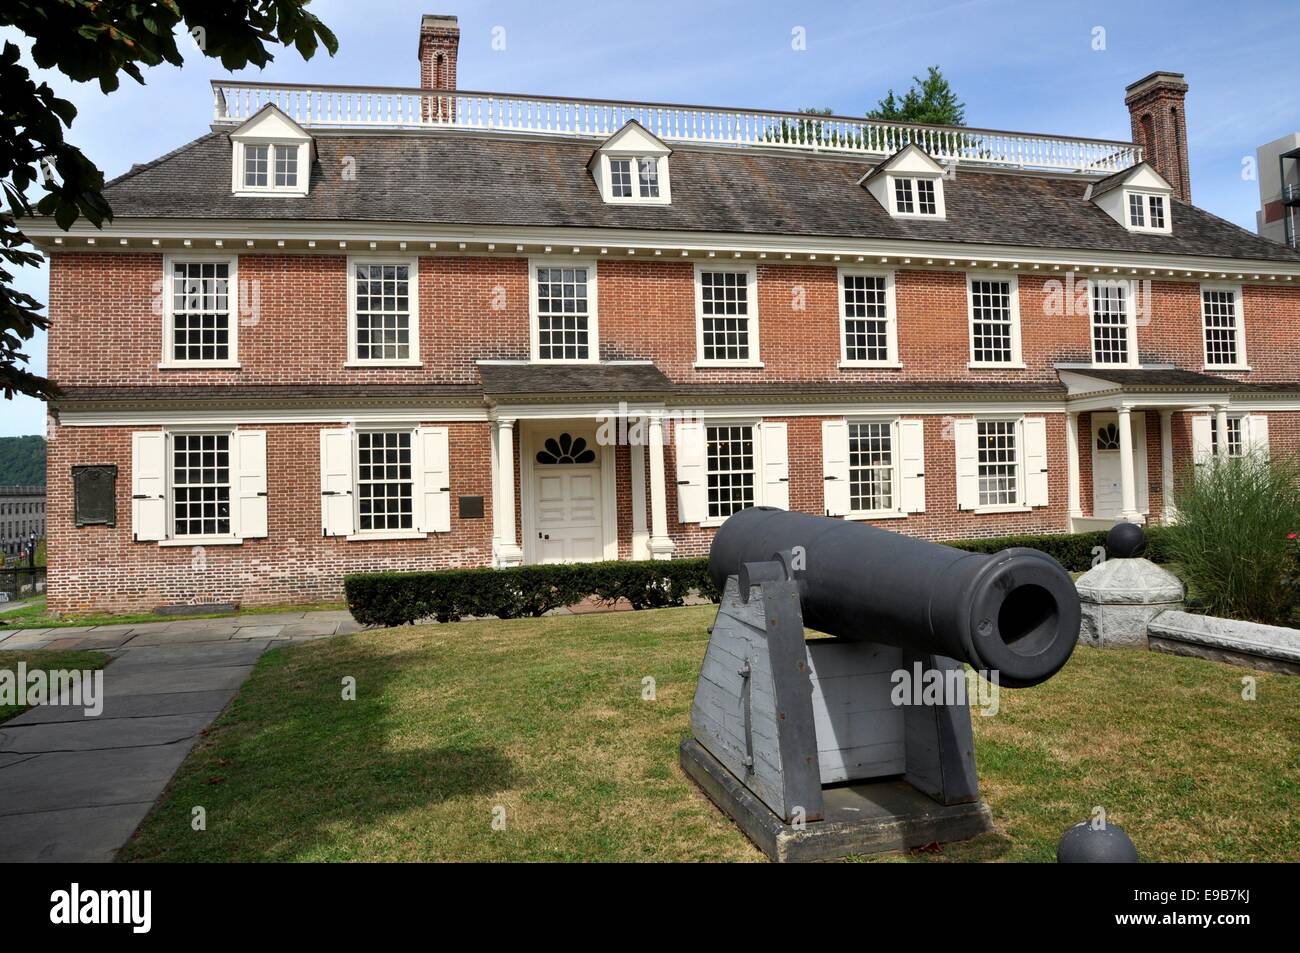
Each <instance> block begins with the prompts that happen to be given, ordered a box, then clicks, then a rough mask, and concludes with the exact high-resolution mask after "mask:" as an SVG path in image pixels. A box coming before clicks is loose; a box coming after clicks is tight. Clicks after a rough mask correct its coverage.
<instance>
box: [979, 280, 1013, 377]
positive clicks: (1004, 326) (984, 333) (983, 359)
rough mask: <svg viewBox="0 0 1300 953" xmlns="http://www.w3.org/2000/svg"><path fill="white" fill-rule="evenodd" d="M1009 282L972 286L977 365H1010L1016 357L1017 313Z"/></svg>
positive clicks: (993, 282) (990, 281)
mask: <svg viewBox="0 0 1300 953" xmlns="http://www.w3.org/2000/svg"><path fill="white" fill-rule="evenodd" d="M1011 296H1012V287H1011V282H1009V281H995V280H987V279H975V280H972V281H971V283H970V307H971V360H972V362H973V363H975V364H1010V363H1012V362H1013V361H1014V360H1015V358H1016V352H1015V343H1014V341H1015V327H1014V325H1015V314H1014V311H1013V310H1012V298H1011Z"/></svg>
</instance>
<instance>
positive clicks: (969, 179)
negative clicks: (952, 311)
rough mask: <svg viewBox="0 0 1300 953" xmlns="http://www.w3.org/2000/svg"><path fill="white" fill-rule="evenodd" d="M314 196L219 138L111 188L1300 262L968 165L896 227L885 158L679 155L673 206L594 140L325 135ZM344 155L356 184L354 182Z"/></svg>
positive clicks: (157, 210) (325, 208) (137, 207)
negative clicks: (868, 180) (245, 184)
mask: <svg viewBox="0 0 1300 953" xmlns="http://www.w3.org/2000/svg"><path fill="white" fill-rule="evenodd" d="M316 148H317V156H318V157H317V161H316V163H315V165H314V166H313V168H312V180H311V194H310V195H308V196H306V197H305V198H287V197H281V198H277V197H272V196H257V197H237V196H234V195H232V194H231V192H230V178H231V174H230V171H231V170H230V163H231V147H230V142H229V140H228V139H227V137H226V135H225V134H224V133H211V134H209V135H207V136H204V137H202V138H200V139H197V140H195V141H194V142H192V143H190V144H189V145H186V146H183V147H181V148H180V149H177V150H175V151H174V152H172V153H169V154H168V155H166V156H164V157H162V158H161V159H158V160H155V161H154V162H151V163H148V164H146V165H143V166H138V167H136V168H134V169H132V171H130V172H128V173H127V174H126V175H124V176H121V177H119V178H118V179H115V180H114V181H113V182H112V183H110V184H109V186H108V187H107V188H106V189H105V195H106V196H107V198H108V200H109V202H110V203H111V205H112V207H113V211H114V214H115V216H116V217H117V218H118V219H119V220H120V219H131V218H203V219H218V220H220V219H227V220H231V219H284V220H301V221H358V222H402V223H415V224H440V225H519V226H559V227H564V226H571V227H581V228H609V229H619V228H634V229H666V230H679V231H708V232H734V233H742V234H761V235H790V236H822V237H841V238H870V239H913V240H932V241H945V242H963V243H971V244H976V245H978V244H988V243H996V244H1008V245H1019V246H1026V247H1038V248H1057V249H1076V250H1081V251H1128V252H1140V253H1146V254H1170V255H1194V256H1211V257H1230V258H1257V259H1268V260H1276V261H1287V262H1300V252H1296V251H1292V250H1291V249H1288V248H1286V247H1284V246H1282V245H1279V244H1277V243H1274V242H1270V241H1267V240H1265V239H1263V238H1260V237H1259V236H1257V235H1254V234H1252V233H1250V232H1247V231H1245V230H1244V229H1241V228H1238V227H1237V226H1236V225H1233V224H1232V223H1230V222H1226V221H1224V220H1223V219H1220V218H1216V217H1215V216H1213V215H1211V214H1209V213H1208V212H1205V211H1202V210H1201V209H1197V208H1194V207H1192V206H1189V205H1185V204H1183V203H1181V202H1179V201H1177V200H1175V201H1174V203H1173V209H1172V218H1173V226H1174V229H1173V234H1172V235H1156V234H1140V233H1133V232H1129V231H1127V230H1126V229H1125V228H1124V227H1123V226H1121V225H1120V224H1119V223H1118V222H1116V221H1114V220H1113V219H1112V218H1110V216H1109V215H1107V214H1106V213H1105V212H1103V211H1102V210H1101V209H1099V208H1097V207H1096V206H1095V205H1093V204H1092V203H1091V202H1087V201H1085V200H1084V198H1083V195H1084V191H1085V190H1086V188H1087V183H1086V182H1084V181H1081V180H1079V179H1077V178H1062V177H1051V176H1042V175H1027V174H1026V175H1017V174H1007V173H999V172H988V171H977V170H974V169H967V168H962V169H960V170H959V171H958V173H957V176H956V177H955V178H954V179H952V180H950V181H947V182H946V183H945V184H944V195H945V201H946V204H947V210H948V216H947V220H946V221H942V222H927V221H923V220H916V219H893V218H891V217H890V216H889V214H888V213H887V212H886V211H885V210H884V209H883V208H881V207H880V205H879V203H877V202H876V200H875V199H874V198H872V196H871V195H870V194H869V193H868V192H867V191H866V190H865V189H863V188H862V187H861V186H859V185H858V184H857V181H858V180H859V179H860V178H861V177H862V176H863V174H864V173H865V172H867V171H868V170H869V169H870V168H871V163H868V162H864V161H861V160H853V159H847V158H823V157H818V156H811V155H807V154H799V155H791V154H769V153H765V152H761V151H757V150H724V149H697V148H687V147H679V148H678V149H677V150H676V151H675V152H674V153H673V156H672V160H671V163H672V164H671V177H672V194H673V200H672V204H671V205H666V206H663V205H657V206H642V207H638V206H635V205H606V204H605V203H604V202H603V201H601V198H600V195H599V193H598V191H597V189H596V186H595V184H594V183H593V181H592V179H591V175H590V173H589V172H588V171H587V169H586V164H587V160H588V158H589V157H590V155H591V150H592V143H590V142H578V141H563V142H554V141H545V140H534V139H525V138H519V137H514V138H510V137H501V136H488V135H481V134H480V135H467V134H454V133H447V132H439V133H432V134H424V135H358V136H349V135H333V134H331V135H321V136H318V137H317V139H316ZM344 157H351V158H352V159H353V160H355V164H354V165H353V166H351V167H353V168H355V169H356V177H355V179H349V180H344V179H343V178H342V174H341V173H342V169H343V166H344Z"/></svg>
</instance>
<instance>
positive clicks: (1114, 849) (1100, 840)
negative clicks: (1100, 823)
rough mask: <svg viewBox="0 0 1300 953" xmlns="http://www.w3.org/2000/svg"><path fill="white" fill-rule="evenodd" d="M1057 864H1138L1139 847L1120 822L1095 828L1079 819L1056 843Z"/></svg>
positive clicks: (1089, 822)
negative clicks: (1135, 845)
mask: <svg viewBox="0 0 1300 953" xmlns="http://www.w3.org/2000/svg"><path fill="white" fill-rule="evenodd" d="M1056 862H1057V863H1058V864H1136V863H1137V862H1138V852H1137V848H1136V847H1134V846H1133V842H1132V841H1131V840H1129V836H1128V835H1127V834H1125V833H1124V828H1122V827H1120V826H1119V825H1118V824H1107V825H1106V826H1105V827H1093V826H1092V822H1091V821H1080V822H1079V823H1078V824H1075V825H1074V826H1073V827H1071V828H1070V829H1069V830H1068V831H1066V832H1065V833H1064V834H1063V835H1061V842H1060V843H1059V844H1057V845H1056Z"/></svg>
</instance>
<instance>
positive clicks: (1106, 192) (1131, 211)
mask: <svg viewBox="0 0 1300 953" xmlns="http://www.w3.org/2000/svg"><path fill="white" fill-rule="evenodd" d="M1172 194H1173V188H1172V186H1170V185H1169V183H1168V182H1166V181H1165V179H1164V178H1163V177H1162V176H1161V175H1160V174H1159V173H1158V172H1156V170H1155V169H1153V168H1151V166H1149V165H1147V164H1146V163H1145V162H1140V163H1138V164H1137V165H1135V166H1133V167H1132V168H1129V169H1125V170H1123V171H1122V172H1116V173H1115V174H1114V175H1112V176H1109V177H1108V178H1105V179H1102V180H1101V181H1100V182H1094V183H1093V184H1092V185H1090V186H1088V191H1087V192H1086V193H1085V196H1084V197H1085V198H1087V199H1089V200H1091V201H1092V202H1093V204H1095V205H1096V206H1097V207H1098V208H1100V209H1101V210H1102V211H1104V212H1105V213H1106V214H1107V215H1109V216H1110V217H1111V218H1113V219H1114V220H1115V221H1117V222H1119V223H1120V224H1121V225H1123V226H1124V227H1125V228H1126V229H1128V230H1129V231H1130V232H1154V233H1156V234H1160V235H1168V234H1170V233H1171V232H1172V231H1173V221H1172V219H1171V216H1170V212H1171V210H1172V206H1171V199H1170V197H1171V195H1172Z"/></svg>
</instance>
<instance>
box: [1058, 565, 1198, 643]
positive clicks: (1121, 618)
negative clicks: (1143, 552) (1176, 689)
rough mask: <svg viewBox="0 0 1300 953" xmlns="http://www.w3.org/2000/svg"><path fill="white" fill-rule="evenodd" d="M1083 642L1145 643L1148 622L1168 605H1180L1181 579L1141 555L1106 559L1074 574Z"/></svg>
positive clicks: (1080, 633) (1181, 602) (1170, 606)
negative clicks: (1134, 557)
mask: <svg viewBox="0 0 1300 953" xmlns="http://www.w3.org/2000/svg"><path fill="white" fill-rule="evenodd" d="M1075 587H1076V588H1077V589H1078V590H1079V603H1080V606H1079V608H1080V610H1081V612H1082V616H1083V618H1082V624H1081V625H1080V627H1079V641H1080V642H1081V643H1083V644H1085V645H1096V646H1106V645H1131V646H1136V647H1139V648H1140V647H1144V646H1145V645H1146V644H1147V625H1148V624H1149V623H1150V622H1151V620H1152V619H1154V618H1155V617H1156V616H1158V615H1160V614H1161V613H1163V612H1166V611H1168V610H1170V609H1181V608H1182V607H1183V584H1182V582H1181V581H1180V580H1179V579H1178V577H1177V576H1175V575H1174V574H1173V573H1171V572H1169V571H1168V570H1165V569H1161V568H1160V567H1159V566H1157V565H1155V564H1154V563H1152V562H1151V561H1150V560H1146V559H1141V558H1138V559H1108V560H1106V561H1105V562H1103V563H1101V564H1100V565H1098V566H1095V567H1093V568H1092V569H1090V570H1088V572H1086V573H1084V574H1083V575H1082V576H1080V577H1079V579H1078V581H1077V582H1076V583H1075Z"/></svg>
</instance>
